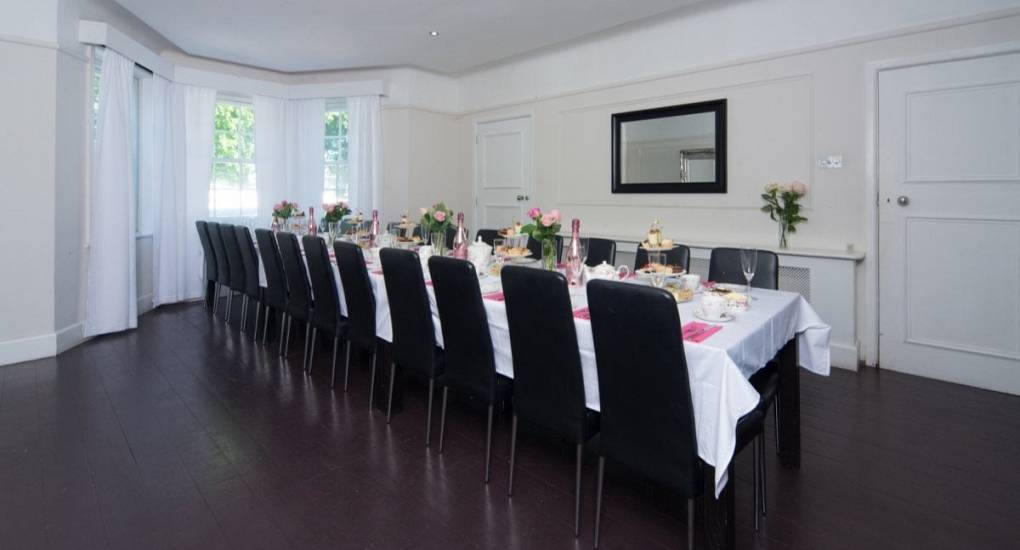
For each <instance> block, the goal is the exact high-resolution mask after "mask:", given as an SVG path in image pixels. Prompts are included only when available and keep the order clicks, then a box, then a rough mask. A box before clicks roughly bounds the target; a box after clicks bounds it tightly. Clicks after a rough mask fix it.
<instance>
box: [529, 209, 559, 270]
mask: <svg viewBox="0 0 1020 550" xmlns="http://www.w3.org/2000/svg"><path fill="white" fill-rule="evenodd" d="M528 217H529V218H531V223H529V224H528V225H525V226H524V227H522V228H521V232H522V233H524V234H526V235H528V237H530V238H532V239H536V240H538V241H539V242H541V243H542V264H543V265H544V266H545V268H546V269H550V270H551V269H555V267H556V235H557V234H559V232H560V211H559V210H556V209H553V210H550V211H549V212H546V213H544V214H543V213H542V210H540V209H539V208H532V209H531V210H528Z"/></svg>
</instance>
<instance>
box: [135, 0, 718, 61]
mask: <svg viewBox="0 0 1020 550" xmlns="http://www.w3.org/2000/svg"><path fill="white" fill-rule="evenodd" d="M711 1H717V0H243V1H229V0H173V1H168V0H117V2H118V3H120V4H121V5H123V6H124V7H125V8H127V9H128V10H129V11H131V12H132V13H133V14H134V15H136V16H137V17H138V18H139V19H141V20H142V21H144V22H145V23H146V24H148V25H149V26H151V27H152V28H154V29H155V30H157V31H159V32H160V33H161V34H163V35H164V36H165V37H166V38H167V39H169V40H170V41H172V42H173V43H174V44H175V45H177V46H178V47H179V48H181V49H182V50H184V51H185V52H187V53H189V54H191V55H197V56H202V57H209V58H213V59H219V60H223V61H230V62H234V63H241V64H245V65H252V66H255V67H262V68H267V69H273V70H277V71H283V72H299V71H320V70H331V69H353V68H361V67H391V66H413V67H419V68H423V69H428V70H432V71H437V72H442V73H448V74H457V73H462V72H464V71H466V70H468V69H471V68H473V67H478V66H481V65H487V64H491V63H494V62H496V61H499V60H502V59H506V58H508V57H514V56H518V55H521V54H524V53H527V52H530V51H533V50H537V49H541V48H546V47H549V46H553V45H555V44H560V43H563V42H569V41H575V40H577V39H580V38H582V37H584V36H586V35H590V34H592V33H598V32H600V31H606V30H608V29H612V28H614V27H618V26H620V25H626V24H628V23H634V22H635V21H639V20H642V19H648V18H651V17H655V16H660V15H663V14H665V13H666V12H670V11H675V10H679V9H681V8H684V7H686V6H689V5H691V4H695V3H708V2H711ZM431 30H436V31H438V32H439V33H440V36H439V37H438V38H431V37H429V35H428V33H429V31H431Z"/></svg>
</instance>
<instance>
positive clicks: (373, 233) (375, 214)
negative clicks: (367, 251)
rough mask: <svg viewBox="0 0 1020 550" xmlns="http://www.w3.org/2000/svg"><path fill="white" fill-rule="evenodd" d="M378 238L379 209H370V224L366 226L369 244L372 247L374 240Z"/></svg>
mask: <svg viewBox="0 0 1020 550" xmlns="http://www.w3.org/2000/svg"><path fill="white" fill-rule="evenodd" d="M378 238H379V211H378V210H372V224H371V225H369V226H368V242H369V246H370V247H374V246H375V241H376V239H378Z"/></svg>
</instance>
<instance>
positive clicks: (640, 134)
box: [613, 100, 726, 193]
mask: <svg viewBox="0 0 1020 550" xmlns="http://www.w3.org/2000/svg"><path fill="white" fill-rule="evenodd" d="M613 155H614V157H613V192H614V193H725V192H726V164H725V159H726V100H717V101H707V102H704V103H696V104H689V105H676V106H671V107H662V108H656V109H647V110H643V111H632V112H629V113H617V114H614V115H613Z"/></svg>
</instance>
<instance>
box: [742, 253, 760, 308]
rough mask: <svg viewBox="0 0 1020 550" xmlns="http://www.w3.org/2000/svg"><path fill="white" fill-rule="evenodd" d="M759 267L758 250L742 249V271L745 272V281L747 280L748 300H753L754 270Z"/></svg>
mask: <svg viewBox="0 0 1020 550" xmlns="http://www.w3.org/2000/svg"><path fill="white" fill-rule="evenodd" d="M757 266H758V249H757V248H741V249H740V269H741V270H742V271H743V272H744V279H746V280H747V299H748V300H750V299H751V279H754V270H755V269H756V268H757Z"/></svg>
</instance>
